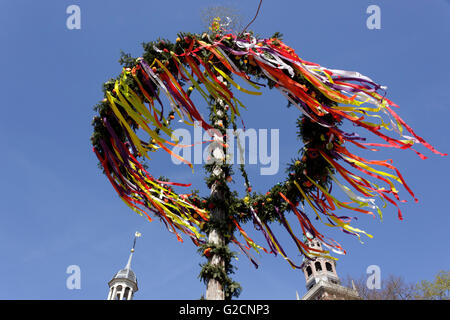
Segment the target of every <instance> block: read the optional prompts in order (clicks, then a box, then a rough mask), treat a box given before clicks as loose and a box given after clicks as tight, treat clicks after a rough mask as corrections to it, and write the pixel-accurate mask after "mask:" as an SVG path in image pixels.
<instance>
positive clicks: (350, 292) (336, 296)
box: [302, 237, 360, 300]
mask: <svg viewBox="0 0 450 320" xmlns="http://www.w3.org/2000/svg"><path fill="white" fill-rule="evenodd" d="M305 240H306V241H307V244H308V245H309V246H310V247H311V248H314V249H317V250H323V249H322V244H321V242H320V241H319V240H317V239H314V238H313V239H311V240H309V239H307V238H306V237H305ZM302 270H303V273H304V275H305V279H306V289H307V290H308V291H307V292H306V294H305V295H304V296H303V298H302V300H355V299H360V297H359V295H358V292H357V291H356V289H355V288H354V287H353V289H349V288H347V287H344V286H342V285H341V281H340V279H339V277H338V275H337V272H336V262H335V261H334V260H331V259H328V258H322V257H318V258H316V259H314V260H307V261H306V260H305V261H304V264H303V269H302Z"/></svg>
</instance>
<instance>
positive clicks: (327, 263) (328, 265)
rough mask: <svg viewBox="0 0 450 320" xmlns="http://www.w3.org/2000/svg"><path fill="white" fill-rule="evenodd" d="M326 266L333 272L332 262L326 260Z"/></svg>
mask: <svg viewBox="0 0 450 320" xmlns="http://www.w3.org/2000/svg"><path fill="white" fill-rule="evenodd" d="M325 267H326V268H327V271H330V272H333V267H332V266H331V263H329V262H326V263H325Z"/></svg>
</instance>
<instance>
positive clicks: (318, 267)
mask: <svg viewBox="0 0 450 320" xmlns="http://www.w3.org/2000/svg"><path fill="white" fill-rule="evenodd" d="M314 266H315V267H316V270H317V271H322V265H321V264H320V262H319V261H317V262H316V263H314Z"/></svg>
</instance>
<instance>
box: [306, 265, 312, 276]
mask: <svg viewBox="0 0 450 320" xmlns="http://www.w3.org/2000/svg"><path fill="white" fill-rule="evenodd" d="M306 274H307V275H308V277H310V276H311V275H312V269H311V266H307V267H306Z"/></svg>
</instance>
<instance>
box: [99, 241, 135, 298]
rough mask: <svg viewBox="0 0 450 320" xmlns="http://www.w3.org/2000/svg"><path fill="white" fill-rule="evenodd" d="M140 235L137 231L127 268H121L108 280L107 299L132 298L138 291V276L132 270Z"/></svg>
mask: <svg viewBox="0 0 450 320" xmlns="http://www.w3.org/2000/svg"><path fill="white" fill-rule="evenodd" d="M140 236H141V234H140V233H139V232H136V233H135V236H134V242H133V248H132V249H131V253H130V257H129V258H128V263H127V265H126V266H125V268H124V269H122V270H119V272H117V273H116V274H115V276H114V277H113V278H112V279H111V280H110V281H109V282H108V285H109V293H108V298H107V300H132V299H133V296H134V293H135V292H136V291H138V285H137V278H136V275H135V274H134V272H133V270H131V260H132V259H133V254H134V247H135V246H136V238H138V237H140Z"/></svg>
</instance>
